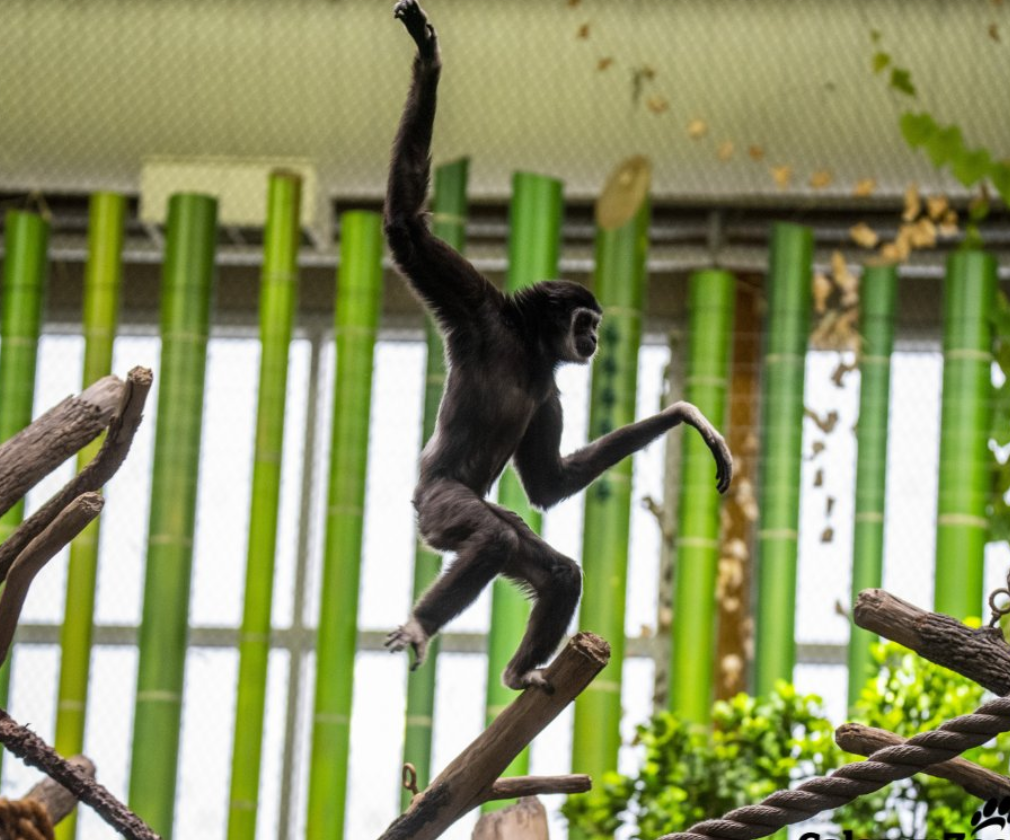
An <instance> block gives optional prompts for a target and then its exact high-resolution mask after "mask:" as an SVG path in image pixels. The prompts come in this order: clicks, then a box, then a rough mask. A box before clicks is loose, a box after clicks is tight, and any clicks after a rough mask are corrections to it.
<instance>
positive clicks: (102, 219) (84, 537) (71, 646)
mask: <svg viewBox="0 0 1010 840" xmlns="http://www.w3.org/2000/svg"><path fill="white" fill-rule="evenodd" d="M88 215H89V223H88V261H87V263H86V265H85V268H84V318H83V329H84V376H83V384H84V387H85V388H87V387H88V386H89V385H90V384H91V383H92V382H96V381H98V380H99V379H101V378H102V377H103V376H106V375H108V374H109V373H110V372H111V371H112V349H113V344H114V342H115V338H116V326H117V324H118V321H119V299H120V292H121V289H122V283H123V232H124V225H125V219H126V197H125V196H123V195H119V194H117V193H107V192H106V193H95V194H94V195H93V196H92V197H91V201H90V206H89V214H88ZM103 440H104V435H103V436H101V437H99V438H96V439H95V440H93V441H92V442H91V443H90V444H88V445H87V446H86V447H85V448H84V449H82V450H81V451H80V452H79V453H78V456H77V469H78V471H80V470H81V469H83V468H84V467H85V465H87V464H88V462H89V461H91V460H92V459H93V458H94V457H95V455H96V454H97V453H98V450H99V449H100V448H101V446H102V441H103ZM99 522H100V520H98V519H96V520H94V521H93V522H92V523H91V524H90V525H89V526H88V527H87V528H85V529H84V531H83V532H82V533H81V534H80V536H78V537H77V539H75V540H74V541H73V543H72V544H71V546H70V564H69V566H68V568H67V601H66V610H65V614H64V618H63V628H62V630H61V631H60V651H61V654H60V683H59V700H58V706H57V711H56V741H55V745H54V746H55V747H56V751H57V752H58V753H60V755H76V754H77V753H80V752H82V751H83V749H84V726H85V721H86V717H87V702H88V676H89V674H90V672H91V638H92V630H93V627H94V611H95V581H96V578H97V574H98V531H99ZM76 833H77V814H76V812H71V813H70V814H69V815H68V816H67V818H66V819H65V820H64V821H63V822H61V823H60V824H59V825H58V826H57V828H56V837H57V840H72V838H73V837H74V836H75V835H76Z"/></svg>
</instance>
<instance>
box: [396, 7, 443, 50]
mask: <svg viewBox="0 0 1010 840" xmlns="http://www.w3.org/2000/svg"><path fill="white" fill-rule="evenodd" d="M393 17H395V18H396V19H397V20H401V21H403V25H404V26H406V27H407V32H409V33H410V37H411V38H413V39H414V43H415V44H417V51H418V52H419V53H420V54H421V56H422V58H428V59H430V58H434V57H435V45H436V43H437V42H436V40H435V27H434V26H432V25H431V24H430V23H428V16H427V15H426V14H425V13H424V9H422V8H421V7H420V6H418V5H417V0H398V2H397V3H396V5H395V6H393Z"/></svg>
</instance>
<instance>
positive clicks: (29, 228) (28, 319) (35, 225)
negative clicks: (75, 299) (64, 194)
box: [0, 210, 49, 708]
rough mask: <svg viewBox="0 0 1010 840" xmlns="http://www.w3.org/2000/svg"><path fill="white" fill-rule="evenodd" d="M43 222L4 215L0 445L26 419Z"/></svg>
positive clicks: (2, 672) (16, 213) (11, 518)
mask: <svg viewBox="0 0 1010 840" xmlns="http://www.w3.org/2000/svg"><path fill="white" fill-rule="evenodd" d="M48 244H49V223H48V222H47V221H46V220H45V219H43V218H42V217H41V216H39V215H38V214H36V213H29V212H25V211H20V210H9V211H8V212H7V216H6V218H5V225H4V253H5V257H4V269H3V279H2V282H3V287H2V289H0V443H2V442H3V441H5V440H8V439H9V438H11V437H13V436H14V435H15V434H17V433H18V432H19V431H21V429H23V428H24V427H25V426H27V425H28V424H29V423H30V422H31V419H32V401H33V399H34V396H35V367H36V363H37V361H38V353H39V334H40V332H41V330H42V305H43V298H44V296H45V284H46V271H47V265H48V253H47V249H48ZM24 512H25V503H24V499H22V500H21V501H19V502H17V503H15V504H14V505H13V506H12V507H11V508H10V509H9V510H8V511H7V512H6V513H4V514H3V515H2V516H0V543H2V542H3V541H4V540H6V539H7V538H8V537H9V536H10V535H11V534H12V533H13V532H14V530H15V529H16V528H17V526H18V525H19V524H20V523H21V520H22V519H23V518H24ZM12 658H13V657H11V658H8V659H7V661H6V662H4V663H3V665H2V666H0V707H3V708H6V707H7V696H8V692H9V690H10V674H11V661H12Z"/></svg>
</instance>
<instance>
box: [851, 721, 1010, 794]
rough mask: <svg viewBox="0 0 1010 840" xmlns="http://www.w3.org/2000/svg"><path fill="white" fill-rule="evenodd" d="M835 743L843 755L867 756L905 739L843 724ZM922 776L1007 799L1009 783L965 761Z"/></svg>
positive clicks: (928, 769)
mask: <svg viewBox="0 0 1010 840" xmlns="http://www.w3.org/2000/svg"><path fill="white" fill-rule="evenodd" d="M835 742H836V743H837V744H838V746H840V747H841V748H842V749H843V750H845V751H846V752H850V753H855V754H856V755H870V754H871V753H874V752H876V751H877V750H882V749H883V748H884V747H893V746H896V745H898V744H904V743H905V739H904V738H902V737H901V736H900V735H896V734H894V733H893V732H888V731H887V730H886V729H874V728H873V727H870V726H863V725H862V724H861V723H843V724H842V725H841V726H839V727H838V728H837V729H836V730H835ZM922 772H923V773H928V774H929V775H930V776H937V777H938V778H941V779H947V780H948V781H951V782H953V783H954V784H956V785H960V786H961V787H962V788H964V789H965V790H966V791H967V792H968V793H970V794H971V795H972V796H977V797H978V798H979V799H983V800H989V799H1002V798H1003V797H1005V796H1010V779H1008V778H1007V777H1006V776H1001V775H1000V774H999V773H993V772H992V771H991V770H986V769H985V768H984V767H979V766H978V765H977V764H975V763H973V762H971V761H968V760H967V759H964V758H952V759H951V760H950V761H944V762H942V763H940V764H933V765H930V766H929V767H926V768H925V769H923V771H922Z"/></svg>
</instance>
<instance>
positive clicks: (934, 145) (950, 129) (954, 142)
mask: <svg viewBox="0 0 1010 840" xmlns="http://www.w3.org/2000/svg"><path fill="white" fill-rule="evenodd" d="M925 146H926V153H927V154H928V155H929V159H930V160H931V161H932V163H933V166H936V167H940V166H944V165H945V164H947V163H949V162H950V161H952V160H954V159H955V158H957V157H958V156H959V155H961V154H963V153H964V138H963V137H962V136H961V129H960V128H958V127H957V126H956V125H947V126H943V127H942V128H941V127H939V126H938V127H937V130H936V131H935V132H934V133H933V135H932V137H930V138H929V140H928V141H927V142H926V144H925Z"/></svg>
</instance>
